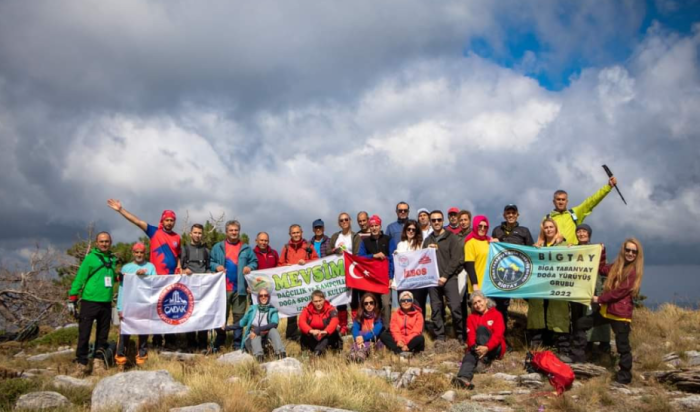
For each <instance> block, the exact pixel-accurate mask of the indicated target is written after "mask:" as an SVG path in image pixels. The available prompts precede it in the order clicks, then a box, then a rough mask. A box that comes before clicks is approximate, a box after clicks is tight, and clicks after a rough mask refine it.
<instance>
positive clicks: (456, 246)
mask: <svg viewBox="0 0 700 412" xmlns="http://www.w3.org/2000/svg"><path fill="white" fill-rule="evenodd" d="M430 245H437V251H436V254H437V260H438V262H437V263H438V270H439V271H440V277H441V278H446V279H449V278H451V277H452V276H457V275H458V274H459V272H461V271H462V265H463V263H464V242H463V241H461V240H459V237H458V236H457V235H455V234H454V233H452V232H450V231H449V230H446V229H443V231H442V234H441V235H440V236H436V235H435V232H433V233H431V234H430V236H428V238H427V239H425V240H424V241H423V247H424V248H426V247H428V246H430Z"/></svg>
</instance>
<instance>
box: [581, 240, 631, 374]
mask: <svg viewBox="0 0 700 412" xmlns="http://www.w3.org/2000/svg"><path fill="white" fill-rule="evenodd" d="M601 272H602V273H604V274H607V276H608V278H607V280H606V281H605V285H604V286H603V293H602V294H601V295H600V296H593V303H597V304H599V305H600V309H599V310H598V311H596V312H595V313H593V314H592V315H590V316H586V317H584V318H581V319H580V320H579V325H581V327H582V328H584V329H590V328H591V327H593V326H598V325H602V324H606V323H609V324H610V326H611V327H612V330H613V332H614V333H615V346H616V347H617V353H618V354H619V355H620V362H619V364H618V365H619V366H620V370H619V371H618V372H617V375H616V377H615V380H616V381H617V382H618V383H621V384H625V385H626V384H628V383H630V382H632V346H631V345H630V330H631V324H632V311H633V310H634V301H633V300H634V298H635V297H636V296H637V295H639V288H640V286H641V284H642V278H643V277H644V251H643V250H642V244H641V243H640V242H639V240H637V239H635V238H629V239H626V240H625V241H624V242H623V243H622V247H621V248H620V252H619V253H618V254H617V258H615V261H614V262H613V263H612V265H607V266H605V268H603V270H601Z"/></svg>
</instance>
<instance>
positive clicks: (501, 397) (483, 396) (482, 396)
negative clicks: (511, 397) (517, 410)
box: [469, 393, 507, 402]
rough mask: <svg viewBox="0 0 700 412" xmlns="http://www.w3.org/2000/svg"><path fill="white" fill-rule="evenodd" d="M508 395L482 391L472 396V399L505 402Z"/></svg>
mask: <svg viewBox="0 0 700 412" xmlns="http://www.w3.org/2000/svg"><path fill="white" fill-rule="evenodd" d="M506 396H507V395H492V394H490V393H480V394H478V395H474V396H472V397H471V398H469V399H471V400H472V401H475V402H503V401H505V400H506Z"/></svg>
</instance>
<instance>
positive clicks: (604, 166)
mask: <svg viewBox="0 0 700 412" xmlns="http://www.w3.org/2000/svg"><path fill="white" fill-rule="evenodd" d="M603 169H605V173H607V174H608V177H613V173H612V171H611V170H610V168H609V167H608V166H606V165H603ZM614 187H615V190H617V194H618V195H620V199H622V201H623V202H624V203H625V205H627V201H626V200H625V197H624V196H622V192H620V189H619V188H618V187H617V185H615V186H614Z"/></svg>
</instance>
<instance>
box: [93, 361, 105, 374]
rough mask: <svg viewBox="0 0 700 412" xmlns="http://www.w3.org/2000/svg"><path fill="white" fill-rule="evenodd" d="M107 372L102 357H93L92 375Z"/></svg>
mask: <svg viewBox="0 0 700 412" xmlns="http://www.w3.org/2000/svg"><path fill="white" fill-rule="evenodd" d="M106 372H107V368H105V363H104V361H103V360H102V359H93V360H92V373H93V375H98V376H101V375H104V374H105V373H106Z"/></svg>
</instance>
